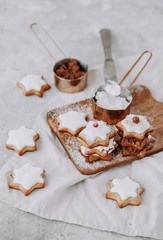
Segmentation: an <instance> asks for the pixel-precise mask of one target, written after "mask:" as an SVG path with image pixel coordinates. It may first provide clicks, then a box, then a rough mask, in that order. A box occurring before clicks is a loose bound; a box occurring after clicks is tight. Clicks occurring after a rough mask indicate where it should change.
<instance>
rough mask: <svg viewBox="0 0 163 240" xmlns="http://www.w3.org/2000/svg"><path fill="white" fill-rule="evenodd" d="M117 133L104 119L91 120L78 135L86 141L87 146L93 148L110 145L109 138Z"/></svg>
mask: <svg viewBox="0 0 163 240" xmlns="http://www.w3.org/2000/svg"><path fill="white" fill-rule="evenodd" d="M115 133H116V132H115V128H114V127H112V126H110V125H107V124H106V123H105V122H103V121H89V122H88V124H87V126H86V128H85V129H84V130H82V131H81V132H80V134H79V136H78V137H79V138H80V139H81V140H83V141H84V142H85V146H86V147H88V148H93V147H97V146H99V145H101V146H108V144H109V139H110V138H112V137H114V135H115ZM79 141H80V140H79Z"/></svg>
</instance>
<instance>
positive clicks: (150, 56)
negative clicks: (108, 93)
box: [119, 51, 152, 90]
mask: <svg viewBox="0 0 163 240" xmlns="http://www.w3.org/2000/svg"><path fill="white" fill-rule="evenodd" d="M146 53H149V54H150V55H149V58H148V60H147V61H146V62H145V64H144V65H143V67H142V68H141V70H140V71H139V72H138V74H137V75H136V77H135V78H134V80H133V81H132V82H131V84H130V86H129V87H128V89H129V90H130V89H131V87H132V85H133V84H134V83H135V82H136V80H137V78H138V77H139V76H140V74H141V73H142V71H143V70H144V68H145V67H146V65H147V64H148V62H149V61H150V59H151V58H152V52H150V51H145V52H143V53H142V54H141V55H140V57H139V58H138V59H137V60H136V62H135V63H134V64H133V65H132V67H131V68H130V69H129V71H128V72H127V73H126V75H125V76H124V77H123V79H122V80H121V81H120V83H119V84H120V85H121V84H122V83H123V81H124V80H125V79H126V78H127V76H128V75H129V74H130V72H131V71H132V69H133V68H134V67H135V66H136V65H137V63H138V62H139V61H140V59H141V58H142V57H143V56H144V54H146Z"/></svg>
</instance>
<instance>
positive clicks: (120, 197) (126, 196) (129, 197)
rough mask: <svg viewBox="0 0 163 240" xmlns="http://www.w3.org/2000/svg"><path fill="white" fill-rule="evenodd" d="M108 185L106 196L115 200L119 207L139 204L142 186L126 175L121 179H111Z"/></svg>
mask: <svg viewBox="0 0 163 240" xmlns="http://www.w3.org/2000/svg"><path fill="white" fill-rule="evenodd" d="M109 186H110V188H109V190H108V191H107V193H106V198H109V199H112V200H115V201H117V203H118V206H119V207H120V208H122V207H125V206H126V205H129V204H130V205H134V206H138V205H140V204H141V198H140V194H142V193H143V191H144V188H143V187H141V186H140V185H139V183H137V182H135V181H134V180H132V179H131V178H129V177H128V176H127V177H125V178H123V179H118V178H115V179H111V180H110V181H109Z"/></svg>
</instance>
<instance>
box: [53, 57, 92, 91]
mask: <svg viewBox="0 0 163 240" xmlns="http://www.w3.org/2000/svg"><path fill="white" fill-rule="evenodd" d="M70 59H71V58H65V59H62V60H60V61H58V62H56V64H55V65H54V68H53V72H54V80H55V86H56V87H57V88H58V89H59V90H60V91H62V92H65V93H76V92H80V91H82V90H83V89H84V88H85V87H86V85H87V79H88V65H86V64H84V63H82V62H81V61H79V60H77V59H75V60H76V61H78V63H79V65H80V69H81V71H85V72H86V73H85V74H84V75H83V76H82V77H80V78H77V79H65V78H61V77H59V76H58V75H57V74H56V70H57V69H58V68H59V67H60V66H61V65H62V64H64V63H66V62H67V61H69V60H70ZM73 59H74V58H73Z"/></svg>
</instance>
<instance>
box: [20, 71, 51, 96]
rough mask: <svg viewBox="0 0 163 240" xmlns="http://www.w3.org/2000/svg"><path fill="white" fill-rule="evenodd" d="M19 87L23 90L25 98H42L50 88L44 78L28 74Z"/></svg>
mask: <svg viewBox="0 0 163 240" xmlns="http://www.w3.org/2000/svg"><path fill="white" fill-rule="evenodd" d="M17 86H18V87H19V88H21V89H23V94H24V95H25V96H29V95H37V96H38V97H42V96H43V92H44V91H45V90H47V89H49V88H50V85H49V84H48V83H47V82H46V81H45V80H44V77H43V76H40V75H30V74H27V75H26V76H25V77H24V78H23V79H22V80H21V81H20V82H17Z"/></svg>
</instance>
